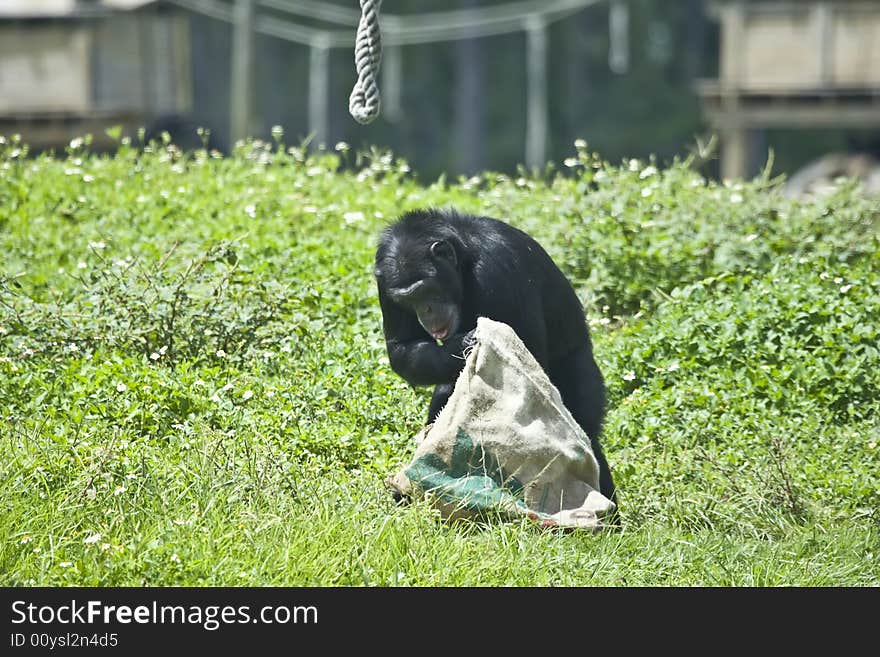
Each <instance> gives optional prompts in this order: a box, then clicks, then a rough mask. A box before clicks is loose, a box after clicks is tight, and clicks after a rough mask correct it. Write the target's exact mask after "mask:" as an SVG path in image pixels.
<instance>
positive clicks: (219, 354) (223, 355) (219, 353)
mask: <svg viewBox="0 0 880 657" xmlns="http://www.w3.org/2000/svg"><path fill="white" fill-rule="evenodd" d="M217 358H226V352H225V351H223V350H222V349H218V350H217Z"/></svg>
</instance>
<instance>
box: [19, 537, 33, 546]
mask: <svg viewBox="0 0 880 657" xmlns="http://www.w3.org/2000/svg"><path fill="white" fill-rule="evenodd" d="M30 542H31V537H30V536H22V537H21V544H22V545H24V544H25V543H30Z"/></svg>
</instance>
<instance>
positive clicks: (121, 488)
mask: <svg viewBox="0 0 880 657" xmlns="http://www.w3.org/2000/svg"><path fill="white" fill-rule="evenodd" d="M124 492H125V486H117V487H116V488H114V489H113V494H114V495H122V494H123V493H124Z"/></svg>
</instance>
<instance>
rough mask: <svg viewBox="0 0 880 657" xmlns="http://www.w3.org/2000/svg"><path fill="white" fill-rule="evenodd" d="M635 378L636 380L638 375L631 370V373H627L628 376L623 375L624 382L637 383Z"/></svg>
mask: <svg viewBox="0 0 880 657" xmlns="http://www.w3.org/2000/svg"><path fill="white" fill-rule="evenodd" d="M635 378H636V373H635V372H633V371H632V370H630V371H629V372H627V373H626V374H624V375H623V380H624V381H635Z"/></svg>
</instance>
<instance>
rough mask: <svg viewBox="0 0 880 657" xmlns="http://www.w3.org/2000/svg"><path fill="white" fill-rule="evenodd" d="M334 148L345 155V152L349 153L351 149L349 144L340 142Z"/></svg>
mask: <svg viewBox="0 0 880 657" xmlns="http://www.w3.org/2000/svg"><path fill="white" fill-rule="evenodd" d="M333 148H334V150H337V151H339V152H340V153H344V152H345V151H347V150H348V149H349V148H351V147H350V146H349V145H348V144H347V143H345V142H344V141H338V142H336V146H334V147H333Z"/></svg>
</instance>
